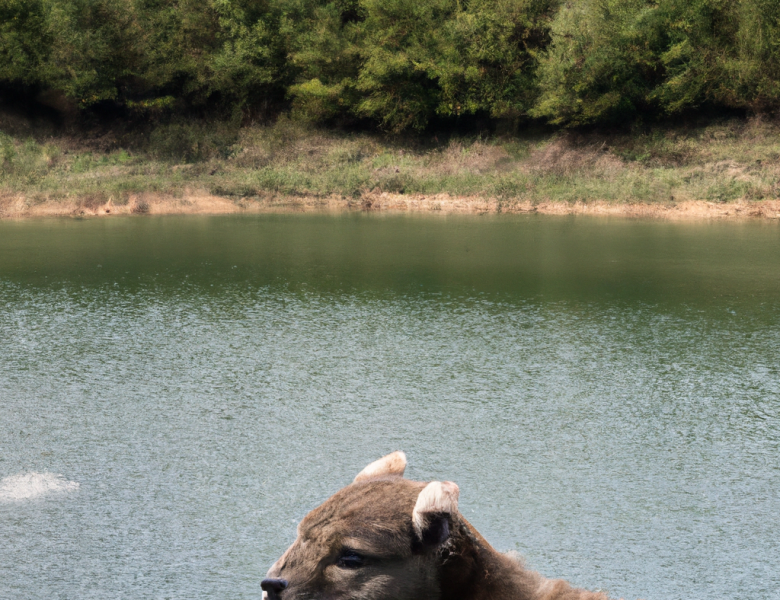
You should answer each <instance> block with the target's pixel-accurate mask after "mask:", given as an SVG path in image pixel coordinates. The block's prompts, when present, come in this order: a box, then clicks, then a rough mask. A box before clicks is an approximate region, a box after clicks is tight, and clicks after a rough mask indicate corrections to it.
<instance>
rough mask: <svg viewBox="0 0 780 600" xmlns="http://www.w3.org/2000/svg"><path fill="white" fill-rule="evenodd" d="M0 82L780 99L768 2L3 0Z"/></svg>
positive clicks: (353, 106) (117, 100) (599, 116)
mask: <svg viewBox="0 0 780 600" xmlns="http://www.w3.org/2000/svg"><path fill="white" fill-rule="evenodd" d="M0 85H4V86H19V85H21V86H26V89H34V90H37V92H38V93H40V94H47V93H48V94H50V95H51V94H59V95H60V96H62V97H64V98H68V99H70V101H71V102H72V103H73V105H75V106H80V107H84V108H86V107H90V106H94V105H97V104H100V103H106V102H108V103H113V104H114V105H117V106H121V107H125V108H127V109H129V110H133V111H139V112H142V113H155V112H156V113H164V112H168V113H176V112H180V111H186V110H192V109H193V108H198V107H201V108H202V109H205V110H212V109H213V110H220V111H223V112H224V111H227V112H232V113H233V114H237V113H238V112H244V113H247V112H250V113H254V114H258V113H260V114H262V113H265V114H269V113H270V112H272V111H273V110H278V109H279V107H280V106H285V103H288V104H287V105H289V106H290V107H291V111H292V114H293V115H295V116H296V117H298V118H301V119H307V120H314V121H319V122H348V121H350V120H355V119H368V120H370V121H373V122H375V123H377V124H378V125H380V126H381V127H383V128H386V129H390V130H396V131H400V130H403V129H409V128H416V129H421V128H424V127H426V125H427V124H428V123H429V122H430V120H431V119H432V118H436V117H458V116H460V115H475V114H476V115H485V116H489V117H493V118H509V119H515V120H518V119H528V118H542V119H545V120H547V121H550V122H552V123H555V124H562V125H572V124H573V125H576V124H586V123H603V122H610V121H612V122H614V121H624V120H627V119H629V120H630V119H634V118H636V117H637V116H640V115H641V116H643V117H648V116H650V117H658V116H663V115H669V114H675V113H680V112H682V111H689V110H695V109H698V108H700V107H704V106H711V107H721V108H740V109H747V110H750V111H756V112H764V111H772V110H775V109H777V108H780V3H778V2H777V1H776V0H568V1H561V0H0Z"/></svg>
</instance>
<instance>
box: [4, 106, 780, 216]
mask: <svg viewBox="0 0 780 600" xmlns="http://www.w3.org/2000/svg"><path fill="white" fill-rule="evenodd" d="M23 125H24V124H20V123H19V122H12V121H10V120H8V119H6V121H5V122H2V121H0V131H3V132H4V133H0V165H1V166H2V170H1V171H0V211H2V213H3V214H5V215H6V216H23V215H24V214H41V211H40V210H39V211H36V207H38V208H42V207H48V209H47V211H44V212H50V213H57V210H56V208H57V206H61V207H63V210H62V211H59V212H61V213H62V212H64V213H68V212H78V211H81V212H85V211H86V212H90V211H91V212H99V211H98V209H99V208H100V207H106V206H111V207H114V212H147V211H149V209H150V206H149V202H150V200H145V199H144V198H163V197H165V198H168V199H173V200H174V201H176V200H177V199H179V200H181V201H182V202H179V204H180V205H182V203H183V204H186V200H187V198H190V197H200V198H204V197H208V198H211V199H212V200H213V199H215V198H216V199H220V202H221V203H222V209H220V210H216V209H215V212H224V210H223V209H224V208H225V206H231V205H232V206H235V207H237V208H240V207H242V206H243V207H247V206H252V205H254V206H259V205H263V204H265V205H270V204H273V205H274V206H279V205H285V204H291V205H295V204H296V203H297V204H301V203H303V204H307V205H311V206H316V205H317V204H318V202H320V201H321V204H322V205H323V206H324V205H328V206H333V205H334V202H335V203H336V204H339V203H341V204H342V205H344V206H357V207H361V206H363V207H367V206H369V205H370V206H373V207H374V208H376V207H377V205H379V206H381V205H382V202H377V201H376V200H377V198H385V199H387V198H392V199H393V201H392V202H388V201H384V206H385V207H393V206H394V203H395V205H398V199H401V200H403V199H408V200H410V201H412V203H413V202H414V201H418V204H419V203H420V202H422V201H424V200H425V199H426V198H429V197H436V198H437V200H436V202H429V203H428V204H427V205H426V204H425V203H424V202H422V204H420V206H422V207H423V208H424V209H430V210H436V207H437V206H438V207H439V208H442V206H444V207H445V208H446V204H447V199H448V198H452V199H455V198H457V199H460V201H461V202H463V201H466V204H468V201H472V204H473V206H474V207H477V208H474V209H473V210H496V211H512V210H513V209H519V208H522V209H523V210H525V209H528V208H529V207H530V208H533V207H537V206H542V205H549V204H550V203H555V204H556V206H558V207H564V208H563V211H564V212H565V207H566V206H571V207H574V206H579V207H583V206H585V207H587V206H589V205H598V206H607V207H609V206H632V205H643V206H656V207H662V208H669V207H674V206H677V205H680V204H682V203H685V202H696V201H700V202H706V203H710V204H711V205H714V206H716V207H718V206H726V205H728V204H729V203H740V204H741V205H743V206H748V207H750V206H759V205H761V204H762V203H764V204H766V202H768V201H769V202H771V203H772V205H773V206H774V205H775V204H776V201H777V199H778V197H780V125H778V124H777V123H775V122H772V121H767V120H756V119H754V120H741V119H733V120H724V121H720V122H716V123H709V124H706V125H701V126H698V127H676V128H670V127H665V128H657V129H654V130H649V131H645V132H643V133H603V132H602V133H598V132H589V133H583V132H572V131H564V132H560V131H559V132H554V133H550V132H546V133H536V134H527V135H522V134H521V135H514V136H507V137H501V136H495V137H452V138H450V139H447V140H442V139H438V138H437V137H427V138H410V139H399V138H392V137H384V136H380V135H376V134H368V133H338V132H332V131H326V130H317V129H312V128H311V127H306V126H303V125H299V124H296V123H293V122H290V121H287V120H282V121H280V122H278V123H277V124H275V125H273V126H250V127H243V128H232V127H230V126H228V125H211V126H205V125H202V124H198V123H194V124H173V125H167V126H163V127H159V128H157V129H154V130H151V131H149V132H146V133H145V134H143V135H140V134H139V135H137V136H135V137H133V136H129V135H126V134H123V135H114V134H113V133H111V132H101V133H100V134H95V135H83V134H81V135H79V136H69V135H63V134H58V133H56V132H51V131H50V132H45V133H42V132H40V131H36V130H34V129H31V128H25V126H23ZM407 204H408V203H407ZM214 206H216V205H214ZM464 206H465V205H464ZM486 206H487V207H489V208H487V209H486V208H485V207H486ZM65 207H67V210H64V209H65ZM122 207H124V208H122ZM425 207H427V208H425ZM479 207H481V208H479ZM103 212H105V211H103ZM174 212H181V211H174ZM721 212H723V211H721ZM743 212H744V211H743ZM748 212H749V211H748ZM759 213H761V214H764V215H765V216H773V214H772V210H769V211H763V212H761V211H759Z"/></svg>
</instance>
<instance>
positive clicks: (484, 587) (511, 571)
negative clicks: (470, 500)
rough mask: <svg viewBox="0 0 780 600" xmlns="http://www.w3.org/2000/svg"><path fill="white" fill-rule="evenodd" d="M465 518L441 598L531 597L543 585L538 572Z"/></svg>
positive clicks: (513, 599) (445, 573) (524, 599)
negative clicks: (504, 551) (503, 551)
mask: <svg viewBox="0 0 780 600" xmlns="http://www.w3.org/2000/svg"><path fill="white" fill-rule="evenodd" d="M461 519H462V523H461V524H460V527H459V531H458V533H457V535H456V536H454V539H453V542H454V548H453V550H452V551H451V553H450V557H449V558H448V559H447V561H446V562H445V564H444V567H443V572H442V578H441V590H442V594H441V600H462V599H463V598H469V600H488V599H489V600H531V599H532V598H534V596H535V595H536V590H537V588H538V586H539V582H538V581H537V579H538V575H537V574H536V573H533V572H532V571H526V570H525V569H524V568H523V566H522V564H521V563H520V562H519V561H517V560H515V559H514V558H511V557H509V556H506V555H505V554H501V553H500V552H497V551H496V550H495V549H494V548H493V547H492V546H491V545H490V544H489V543H488V542H487V540H485V538H483V537H482V536H481V535H480V534H479V532H477V530H476V529H474V527H473V526H472V525H471V524H470V523H469V522H468V521H466V519H463V518H462V517H461Z"/></svg>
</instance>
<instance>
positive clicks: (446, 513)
mask: <svg viewBox="0 0 780 600" xmlns="http://www.w3.org/2000/svg"><path fill="white" fill-rule="evenodd" d="M459 495H460V490H459V489H458V486H457V485H456V484H454V483H452V482H451V481H432V482H431V483H429V484H428V485H426V486H425V488H424V489H423V491H422V492H420V495H419V496H418V497H417V503H416V504H415V506H414V511H413V512H412V523H413V524H414V532H415V534H417V540H418V542H419V543H420V544H421V545H422V546H423V547H424V548H432V547H438V546H440V545H441V544H443V543H444V542H446V541H447V540H448V539H449V537H450V523H451V522H452V520H453V517H454V516H455V514H456V513H457V512H458V496H459Z"/></svg>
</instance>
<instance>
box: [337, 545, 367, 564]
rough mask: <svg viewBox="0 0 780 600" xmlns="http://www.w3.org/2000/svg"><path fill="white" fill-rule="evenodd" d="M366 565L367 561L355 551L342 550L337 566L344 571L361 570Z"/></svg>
mask: <svg viewBox="0 0 780 600" xmlns="http://www.w3.org/2000/svg"><path fill="white" fill-rule="evenodd" d="M364 564H366V561H365V559H364V558H363V557H362V556H360V554H358V553H357V552H355V551H354V550H346V549H345V550H342V551H341V555H340V556H339V559H338V560H337V561H336V565H338V566H339V567H341V568H342V569H359V568H360V567H362V566H363V565H364Z"/></svg>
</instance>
